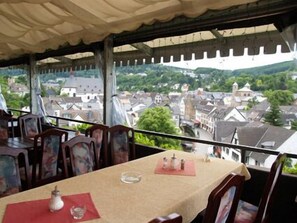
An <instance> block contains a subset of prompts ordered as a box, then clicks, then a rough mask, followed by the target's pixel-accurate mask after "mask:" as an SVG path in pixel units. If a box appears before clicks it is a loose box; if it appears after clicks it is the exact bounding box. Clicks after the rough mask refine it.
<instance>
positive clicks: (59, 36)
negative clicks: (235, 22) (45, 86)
mask: <svg viewBox="0 0 297 223" xmlns="http://www.w3.org/2000/svg"><path fill="white" fill-rule="evenodd" d="M256 1H257V0H228V1H226V0H23V1H21V0H1V1H0V60H3V59H5V60H6V59H7V60H8V59H12V58H16V57H19V56H21V55H24V54H34V53H43V52H45V51H46V50H55V49H58V48H59V47H61V46H65V45H67V44H70V45H77V44H79V43H81V42H83V43H85V44H89V43H92V42H97V41H101V40H103V39H104V38H105V37H107V36H108V35H110V34H116V33H121V32H123V31H132V30H135V29H137V28H138V27H140V26H141V25H143V24H147V25H149V24H153V23H154V22H155V21H161V22H163V21H164V22H165V21H169V20H171V19H173V18H175V17H177V16H181V15H184V16H187V17H197V16H199V15H201V14H203V13H204V12H206V11H207V10H208V9H212V10H220V9H226V8H228V7H231V6H236V5H241V4H247V3H251V2H256Z"/></svg>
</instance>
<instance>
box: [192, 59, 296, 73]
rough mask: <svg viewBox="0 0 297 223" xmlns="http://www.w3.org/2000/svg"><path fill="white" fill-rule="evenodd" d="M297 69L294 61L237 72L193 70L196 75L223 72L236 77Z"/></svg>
mask: <svg viewBox="0 0 297 223" xmlns="http://www.w3.org/2000/svg"><path fill="white" fill-rule="evenodd" d="M296 68H297V62H296V61H286V62H282V63H275V64H271V65H266V66H260V67H253V68H246V69H238V70H233V71H231V70H219V69H215V68H205V67H199V68H197V69H195V73H196V74H212V73H214V72H219V71H223V72H224V73H226V74H230V75H234V76H238V75H240V74H249V75H261V74H275V73H279V72H284V71H293V70H296Z"/></svg>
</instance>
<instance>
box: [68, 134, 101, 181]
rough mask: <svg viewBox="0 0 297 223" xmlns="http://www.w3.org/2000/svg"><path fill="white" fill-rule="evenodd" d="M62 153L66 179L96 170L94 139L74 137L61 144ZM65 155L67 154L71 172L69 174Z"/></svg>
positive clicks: (80, 136)
mask: <svg viewBox="0 0 297 223" xmlns="http://www.w3.org/2000/svg"><path fill="white" fill-rule="evenodd" d="M62 153H63V160H64V165H65V167H64V169H65V170H66V177H69V176H77V175H81V174H85V173H88V172H91V171H93V170H96V169H98V162H97V159H95V157H97V156H98V155H97V154H96V153H97V152H96V150H95V139H93V138H89V137H86V136H82V135H79V136H75V137H74V138H72V139H70V140H69V141H67V142H64V143H63V145H62ZM67 154H69V160H70V170H71V171H72V173H70V174H69V172H68V170H67V162H66V161H67V159H68V158H67ZM93 154H95V156H94V155H93Z"/></svg>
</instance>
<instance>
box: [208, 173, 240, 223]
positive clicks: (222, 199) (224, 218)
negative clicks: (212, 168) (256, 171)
mask: <svg viewBox="0 0 297 223" xmlns="http://www.w3.org/2000/svg"><path fill="white" fill-rule="evenodd" d="M243 183H244V176H242V175H238V174H234V173H231V174H229V175H228V176H227V177H226V178H225V179H224V180H223V181H222V182H221V183H220V184H219V185H218V186H217V187H216V188H215V189H214V190H213V191H212V192H211V193H210V195H209V197H208V203H207V207H206V209H205V215H204V217H203V223H231V222H232V223H233V222H234V218H235V214H236V210H237V206H238V202H239V199H240V195H241V192H242V188H243Z"/></svg>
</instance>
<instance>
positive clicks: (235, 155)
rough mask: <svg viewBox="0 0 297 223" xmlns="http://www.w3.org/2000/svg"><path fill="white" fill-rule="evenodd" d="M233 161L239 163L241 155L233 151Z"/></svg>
mask: <svg viewBox="0 0 297 223" xmlns="http://www.w3.org/2000/svg"><path fill="white" fill-rule="evenodd" d="M231 157H232V159H233V160H235V161H239V155H238V154H237V153H235V152H233V151H232V155H231Z"/></svg>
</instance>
